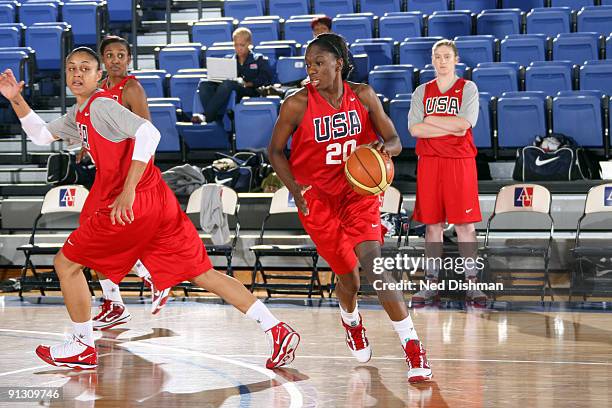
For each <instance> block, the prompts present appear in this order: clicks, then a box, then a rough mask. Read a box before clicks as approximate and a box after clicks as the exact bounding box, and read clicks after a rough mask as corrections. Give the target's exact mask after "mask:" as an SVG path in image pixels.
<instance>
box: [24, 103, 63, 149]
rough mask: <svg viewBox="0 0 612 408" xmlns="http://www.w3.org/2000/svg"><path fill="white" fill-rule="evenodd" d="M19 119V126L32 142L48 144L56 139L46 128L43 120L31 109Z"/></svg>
mask: <svg viewBox="0 0 612 408" xmlns="http://www.w3.org/2000/svg"><path fill="white" fill-rule="evenodd" d="M19 120H20V121H21V127H22V128H23V130H24V131H25V132H26V135H28V137H29V138H30V140H31V141H32V142H34V144H37V145H48V144H51V143H53V142H54V141H55V140H56V139H55V138H54V137H53V135H52V134H51V132H49V129H47V124H46V123H45V121H44V120H42V118H41V117H40V116H38V114H37V113H36V112H34V111H33V110H31V111H30V113H28V114H27V115H25V116H24V117H23V118H20V119H19Z"/></svg>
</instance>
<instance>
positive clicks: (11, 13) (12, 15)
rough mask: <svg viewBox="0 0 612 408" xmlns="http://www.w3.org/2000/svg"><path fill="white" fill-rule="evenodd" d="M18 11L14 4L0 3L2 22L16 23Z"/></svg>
mask: <svg viewBox="0 0 612 408" xmlns="http://www.w3.org/2000/svg"><path fill="white" fill-rule="evenodd" d="M16 17H17V11H16V10H15V6H14V5H13V4H0V23H14V22H15V20H16Z"/></svg>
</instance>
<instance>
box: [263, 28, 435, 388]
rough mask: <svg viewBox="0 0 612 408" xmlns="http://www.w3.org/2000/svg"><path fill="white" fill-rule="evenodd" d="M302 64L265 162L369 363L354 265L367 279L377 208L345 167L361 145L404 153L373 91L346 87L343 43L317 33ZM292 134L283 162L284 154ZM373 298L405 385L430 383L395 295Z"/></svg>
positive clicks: (376, 250) (378, 239)
mask: <svg viewBox="0 0 612 408" xmlns="http://www.w3.org/2000/svg"><path fill="white" fill-rule="evenodd" d="M305 61H306V69H307V73H308V76H309V78H310V83H309V84H308V85H307V86H306V87H305V88H302V89H301V90H299V91H298V92H296V93H295V94H293V95H292V96H290V97H288V98H287V99H286V100H285V102H284V103H283V105H282V107H281V111H280V116H279V118H278V121H277V122H276V126H275V127H274V132H273V134H272V140H271V142H270V146H269V155H270V161H271V163H272V165H273V167H274V169H275V170H276V172H277V173H278V175H279V177H280V178H281V179H282V181H283V182H284V184H285V185H286V186H287V188H288V189H289V191H290V192H291V193H292V194H293V196H294V198H295V203H296V205H297V206H298V208H299V217H300V220H301V221H302V225H303V226H304V229H305V230H306V232H308V234H309V235H310V237H311V239H312V240H313V241H314V243H315V245H316V247H317V251H318V252H319V254H320V255H321V256H322V257H323V258H324V259H325V260H326V261H327V263H328V264H329V265H330V266H331V268H332V270H333V271H334V272H335V273H336V275H337V276H338V285H337V287H336V291H337V296H338V299H339V300H340V314H341V322H342V325H343V327H344V329H345V330H346V343H347V345H348V347H349V349H350V351H351V353H352V354H353V356H354V357H355V358H356V359H357V360H358V361H359V362H362V363H364V362H367V361H369V360H370V357H371V354H372V349H371V347H370V343H369V341H368V338H367V337H366V330H365V328H364V325H363V321H362V319H361V315H360V314H359V311H358V307H357V292H358V290H359V283H360V279H359V265H361V267H362V268H363V270H364V272H365V274H366V275H367V276H368V278H369V279H371V278H372V277H373V275H372V271H373V266H374V259H375V258H376V257H380V246H381V243H382V234H381V226H380V212H379V206H380V202H379V197H377V196H361V195H359V194H357V193H355V192H354V191H353V190H352V189H351V187H350V186H349V184H348V182H347V180H346V178H345V176H344V172H343V166H344V162H345V161H346V159H347V158H348V156H349V155H350V154H351V153H352V152H353V151H354V150H355V148H356V147H357V146H359V145H362V144H371V145H372V146H373V147H375V148H377V149H379V150H380V151H382V152H386V153H387V154H390V155H391V156H396V155H398V154H399V153H400V152H401V150H402V147H401V144H400V140H399V137H398V135H397V132H396V130H395V128H394V127H393V123H392V122H391V120H390V119H389V118H388V117H387V115H385V113H384V111H383V108H382V105H381V103H380V100H379V99H378V97H377V96H376V93H375V92H374V90H373V89H372V88H371V87H370V86H368V85H364V84H356V83H351V82H347V81H346V78H347V76H348V74H349V73H350V71H351V69H352V67H351V65H350V63H349V60H348V49H347V46H346V42H345V40H344V38H342V37H341V36H339V35H337V34H331V33H327V34H320V35H319V36H317V38H315V39H314V40H313V41H312V42H311V43H310V44H309V45H308V49H307V50H306V56H305ZM377 133H378V134H379V135H380V136H381V137H382V141H380V140H379V139H378V137H377ZM290 136H293V137H292V141H291V159H290V160H289V161H288V160H287V158H286V156H285V153H284V150H285V147H286V146H287V142H288V140H289V137H290ZM378 297H379V300H380V301H381V304H382V305H383V307H384V308H385V311H386V312H387V314H388V315H389V317H390V318H391V320H392V324H393V327H394V328H395V330H396V331H397V333H398V335H399V337H400V340H401V342H402V347H403V349H404V351H405V354H406V361H407V362H408V366H409V369H410V370H409V373H408V377H409V380H410V381H411V382H418V381H425V380H428V379H430V378H431V376H432V374H431V369H430V367H429V365H428V363H427V358H426V355H425V350H424V348H423V347H422V345H421V343H420V341H419V340H418V337H417V334H416V330H415V328H414V325H413V323H412V319H411V318H410V315H409V314H408V310H407V308H406V304H405V302H404V301H403V297H402V296H401V292H400V293H397V292H395V293H394V294H388V293H387V294H385V295H383V294H381V292H378Z"/></svg>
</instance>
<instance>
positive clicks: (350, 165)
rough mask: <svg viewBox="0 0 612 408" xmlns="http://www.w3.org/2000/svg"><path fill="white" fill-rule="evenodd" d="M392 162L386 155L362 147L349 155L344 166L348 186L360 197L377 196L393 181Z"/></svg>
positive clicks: (367, 147) (370, 148)
mask: <svg viewBox="0 0 612 408" xmlns="http://www.w3.org/2000/svg"><path fill="white" fill-rule="evenodd" d="M393 172H394V168H393V162H392V161H391V157H389V155H388V154H386V153H380V152H379V151H378V150H376V149H374V148H372V147H370V146H366V145H362V146H359V147H358V148H357V149H356V150H355V151H354V152H353V154H351V155H350V156H349V158H348V160H347V161H346V163H345V165H344V174H345V175H346V179H347V180H348V182H349V184H350V185H351V186H352V187H353V190H355V191H356V192H357V193H359V194H361V195H377V194H380V193H382V192H383V191H385V190H386V189H387V187H389V185H390V184H391V182H392V181H393Z"/></svg>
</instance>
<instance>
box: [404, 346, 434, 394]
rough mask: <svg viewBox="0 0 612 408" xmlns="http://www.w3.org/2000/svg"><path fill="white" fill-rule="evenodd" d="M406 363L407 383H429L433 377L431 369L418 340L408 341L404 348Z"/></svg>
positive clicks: (425, 353)
mask: <svg viewBox="0 0 612 408" xmlns="http://www.w3.org/2000/svg"><path fill="white" fill-rule="evenodd" d="M404 352H405V353H406V362H407V363H408V368H409V370H408V381H409V382H411V383H418V382H423V381H429V380H431V378H432V377H433V374H432V372H431V367H429V363H428V362H427V352H426V351H425V348H424V347H423V345H422V344H421V342H420V341H418V340H410V341H409V342H408V343H406V345H405V346H404Z"/></svg>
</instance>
